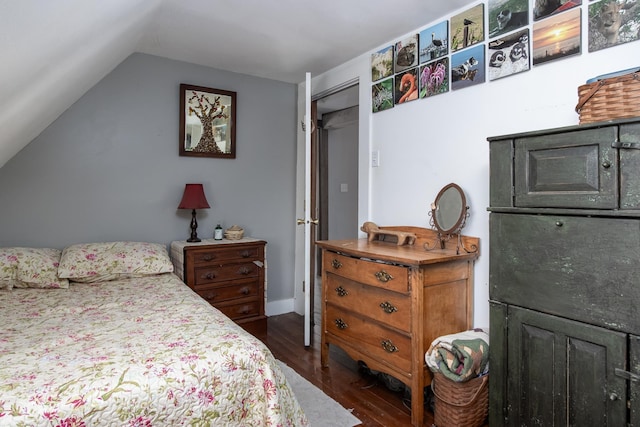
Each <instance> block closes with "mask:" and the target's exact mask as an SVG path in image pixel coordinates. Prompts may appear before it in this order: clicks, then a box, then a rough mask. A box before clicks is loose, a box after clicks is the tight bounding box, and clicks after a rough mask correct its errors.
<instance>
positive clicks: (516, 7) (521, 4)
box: [488, 0, 529, 38]
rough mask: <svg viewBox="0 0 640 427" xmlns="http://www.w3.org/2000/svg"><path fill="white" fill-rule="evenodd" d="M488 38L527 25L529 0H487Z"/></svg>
mask: <svg viewBox="0 0 640 427" xmlns="http://www.w3.org/2000/svg"><path fill="white" fill-rule="evenodd" d="M488 7H489V25H488V27H489V38H493V37H497V36H499V35H500V34H506V33H509V32H511V31H514V30H517V29H518V28H522V27H524V26H527V25H529V0H489V4H488Z"/></svg>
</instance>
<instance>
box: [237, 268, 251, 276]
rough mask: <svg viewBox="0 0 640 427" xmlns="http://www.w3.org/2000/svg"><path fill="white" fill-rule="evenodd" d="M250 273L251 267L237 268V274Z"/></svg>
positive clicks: (244, 274)
mask: <svg viewBox="0 0 640 427" xmlns="http://www.w3.org/2000/svg"><path fill="white" fill-rule="evenodd" d="M249 273H251V269H250V268H249V267H246V266H245V267H240V269H239V270H238V274H242V275H243V276H246V275H247V274H249Z"/></svg>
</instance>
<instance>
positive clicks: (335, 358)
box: [258, 313, 433, 427]
mask: <svg viewBox="0 0 640 427" xmlns="http://www.w3.org/2000/svg"><path fill="white" fill-rule="evenodd" d="M319 329H320V327H319V322H318V323H317V324H316V326H315V328H314V333H313V339H312V345H311V346H310V347H305V346H304V329H303V318H302V316H300V315H297V314H295V313H288V314H282V315H279V316H272V317H269V319H268V328H267V333H266V335H264V334H263V335H261V336H258V338H260V339H261V340H262V341H263V342H265V344H266V345H267V346H268V347H269V349H270V350H271V351H272V352H273V354H274V355H275V357H276V358H278V359H280V360H281V361H283V362H284V363H286V364H287V365H289V366H290V367H292V368H293V369H295V370H296V371H297V372H298V373H299V374H300V375H302V376H303V377H304V378H306V379H307V380H308V381H309V382H311V383H313V384H314V385H316V386H317V387H318V388H320V389H321V390H323V391H324V392H325V393H326V394H327V395H329V396H331V397H332V398H333V399H335V400H336V401H338V402H339V403H340V404H341V405H342V406H343V407H345V408H347V409H353V411H352V413H353V414H354V415H355V416H356V417H358V418H359V419H360V420H361V421H362V424H361V426H364V427H391V426H394V427H395V426H410V425H411V412H410V409H409V408H410V406H411V405H410V403H409V402H407V401H406V399H405V393H404V392H401V391H398V392H394V391H391V390H390V389H389V388H388V387H387V386H385V385H384V384H383V383H382V382H381V381H380V380H379V379H378V377H377V376H373V375H369V374H367V373H363V372H360V371H359V367H358V363H357V362H356V361H354V360H352V359H351V358H350V357H349V356H347V355H346V353H344V352H343V351H342V350H340V348H338V347H335V346H331V350H330V357H329V367H328V368H324V369H322V368H321V367H320V332H319ZM407 405H408V406H407ZM432 424H433V413H432V412H431V411H430V410H429V408H425V422H424V425H425V426H431V425H432Z"/></svg>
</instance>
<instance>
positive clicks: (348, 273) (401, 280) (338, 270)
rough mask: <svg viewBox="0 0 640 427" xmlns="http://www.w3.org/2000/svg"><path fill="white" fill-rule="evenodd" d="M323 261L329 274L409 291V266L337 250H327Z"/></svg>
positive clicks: (391, 288)
mask: <svg viewBox="0 0 640 427" xmlns="http://www.w3.org/2000/svg"><path fill="white" fill-rule="evenodd" d="M322 262H323V268H324V269H325V271H326V272H327V274H335V275H338V276H342V277H345V278H347V279H351V280H355V281H358V282H361V283H364V284H367V285H371V286H376V287H379V288H383V289H389V290H392V291H396V292H404V293H407V292H408V291H409V268H407V267H403V266H398V265H391V264H384V263H379V262H374V261H368V260H364V259H360V258H351V257H348V256H344V255H340V254H337V253H335V252H325V253H324V256H323V261H322Z"/></svg>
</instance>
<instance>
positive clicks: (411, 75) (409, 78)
mask: <svg viewBox="0 0 640 427" xmlns="http://www.w3.org/2000/svg"><path fill="white" fill-rule="evenodd" d="M395 93H396V104H404V103H405V102H409V101H413V100H416V99H418V67H416V68H412V69H410V70H408V71H405V72H404V73H400V74H396V88H395Z"/></svg>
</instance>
